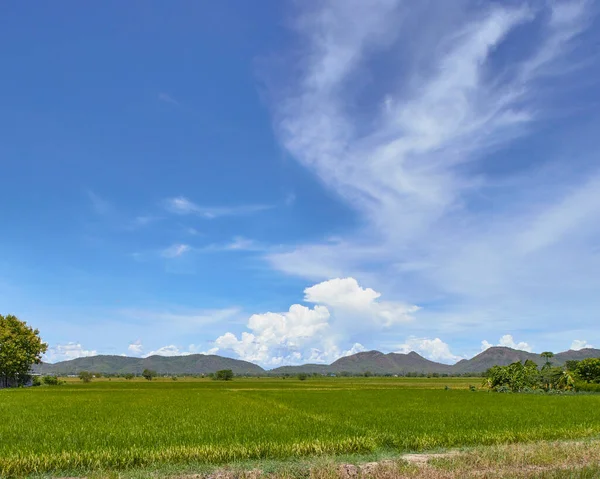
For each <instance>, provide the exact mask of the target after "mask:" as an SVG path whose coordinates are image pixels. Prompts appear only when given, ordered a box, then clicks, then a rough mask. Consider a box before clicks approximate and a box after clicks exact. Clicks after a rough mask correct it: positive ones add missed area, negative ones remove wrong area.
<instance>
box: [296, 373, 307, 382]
mask: <svg viewBox="0 0 600 479" xmlns="http://www.w3.org/2000/svg"><path fill="white" fill-rule="evenodd" d="M306 378H308V374H305V373H300V374H298V379H299V380H300V381H306Z"/></svg>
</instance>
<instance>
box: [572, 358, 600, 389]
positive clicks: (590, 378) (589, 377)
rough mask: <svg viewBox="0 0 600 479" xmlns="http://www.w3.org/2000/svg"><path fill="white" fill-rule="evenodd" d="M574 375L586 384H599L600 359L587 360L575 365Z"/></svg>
mask: <svg viewBox="0 0 600 479" xmlns="http://www.w3.org/2000/svg"><path fill="white" fill-rule="evenodd" d="M575 374H576V375H577V377H578V378H579V379H581V380H582V381H585V382H587V383H600V358H588V359H584V360H582V361H579V363H577V367H576V368H575Z"/></svg>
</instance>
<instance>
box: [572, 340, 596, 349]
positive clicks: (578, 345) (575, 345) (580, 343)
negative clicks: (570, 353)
mask: <svg viewBox="0 0 600 479" xmlns="http://www.w3.org/2000/svg"><path fill="white" fill-rule="evenodd" d="M593 347H594V346H592V345H591V344H589V343H588V342H587V341H585V340H582V339H575V340H573V342H572V343H571V349H572V350H574V351H579V350H580V349H585V348H593Z"/></svg>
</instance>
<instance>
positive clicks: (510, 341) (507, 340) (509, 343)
mask: <svg viewBox="0 0 600 479" xmlns="http://www.w3.org/2000/svg"><path fill="white" fill-rule="evenodd" d="M493 346H494V345H493V344H492V343H490V342H488V341H486V340H485V339H484V340H483V341H481V350H482V351H485V350H486V349H489V348H491V347H493ZM496 346H504V347H506V348H512V349H518V350H520V351H527V352H529V353H530V352H531V351H532V348H531V346H530V345H529V344H527V343H526V342H524V341H521V342H518V343H517V342H515V340H514V338H513V337H512V335H510V334H505V335H504V336H502V337H501V338H500V340H499V341H498V344H497V345H496Z"/></svg>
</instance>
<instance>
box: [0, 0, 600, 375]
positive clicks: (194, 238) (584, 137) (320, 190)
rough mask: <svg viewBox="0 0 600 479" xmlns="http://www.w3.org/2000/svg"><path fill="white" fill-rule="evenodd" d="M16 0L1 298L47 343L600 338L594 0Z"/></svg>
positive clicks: (283, 355)
mask: <svg viewBox="0 0 600 479" xmlns="http://www.w3.org/2000/svg"><path fill="white" fill-rule="evenodd" d="M430 3H431V4H430ZM1 9H2V10H1V14H0V53H1V57H2V59H3V75H1V76H0V128H1V130H0V131H2V135H1V141H0V178H1V179H2V188H0V205H1V208H0V222H1V223H2V225H3V232H2V234H1V235H0V251H1V253H2V254H1V255H0V311H2V312H3V313H5V314H6V313H14V314H17V315H18V316H19V317H20V318H22V319H24V320H26V321H27V322H28V323H30V324H32V325H34V326H35V327H37V328H39V329H40V331H41V333H42V336H43V338H44V339H45V340H46V341H47V342H48V343H49V345H50V350H49V352H48V354H47V356H46V359H47V360H49V361H58V360H62V359H69V358H74V357H78V356H85V355H92V354H100V353H103V354H127V355H136V356H146V355H149V354H153V353H159V354H165V355H168V354H171V355H173V354H189V353H197V352H202V353H214V354H222V355H226V356H231V357H236V358H238V357H239V358H242V359H247V360H251V361H254V362H257V363H260V364H261V365H264V366H266V367H272V366H277V365H281V364H296V363H301V362H305V361H311V362H330V361H333V360H335V359H336V358H337V357H340V356H341V355H344V354H350V353H352V352H356V351H361V350H364V349H379V350H382V351H386V352H389V351H400V352H407V351H409V350H415V351H417V352H419V353H421V354H423V355H424V356H426V357H429V358H432V359H435V360H439V361H444V362H453V361H456V360H458V359H460V358H462V357H470V356H472V355H474V354H476V353H478V352H480V351H481V350H482V349H484V348H486V347H489V346H490V345H496V344H501V345H507V346H511V347H519V348H522V349H527V350H533V351H538V352H539V351H542V350H548V349H549V350H555V351H559V350H566V349H569V348H570V347H573V348H582V347H586V346H590V345H599V344H600V330H599V329H598V326H597V325H598V322H599V321H600V317H599V311H600V295H599V294H598V291H600V274H599V273H598V271H600V159H599V157H598V151H599V149H598V147H599V145H598V142H599V141H600V140H599V138H598V133H597V132H598V131H600V109H599V108H598V107H599V105H600V85H599V84H598V79H599V78H600V62H599V61H598V60H599V59H598V52H597V45H598V42H599V40H600V28H599V23H598V20H597V14H598V5H597V4H596V3H595V2H591V1H588V2H586V1H552V2H541V1H540V2H538V1H536V2H529V3H528V2H468V1H464V2H462V1H455V2H419V3H418V4H416V3H415V2H401V1H396V0H380V1H375V2H369V3H368V4H366V3H364V2H358V1H357V2H354V1H347V2H328V1H318V2H317V1H308V2H279V1H264V2H258V3H257V2H233V1H231V2H212V3H206V2H204V3H198V2H176V3H175V4H172V3H171V4H168V5H167V4H166V3H164V2H129V3H127V4H123V3H122V2H103V3H102V4H97V5H90V4H82V3H81V2H69V1H67V2H62V3H61V4H60V5H58V4H45V5H40V6H38V8H36V9H35V10H32V9H30V8H28V7H27V6H25V5H23V4H20V3H18V2H8V3H5V4H3V6H2V7H1Z"/></svg>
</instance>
